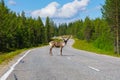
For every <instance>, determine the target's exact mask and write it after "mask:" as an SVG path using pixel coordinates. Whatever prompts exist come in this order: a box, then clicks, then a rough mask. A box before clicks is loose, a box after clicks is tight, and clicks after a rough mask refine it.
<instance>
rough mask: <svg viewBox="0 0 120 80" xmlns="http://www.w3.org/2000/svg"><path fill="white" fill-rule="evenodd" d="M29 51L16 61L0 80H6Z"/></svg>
mask: <svg viewBox="0 0 120 80" xmlns="http://www.w3.org/2000/svg"><path fill="white" fill-rule="evenodd" d="M30 51H31V50H28V51H27V52H26V53H25V54H24V55H23V56H22V57H21V58H19V59H18V60H17V62H16V63H15V64H13V65H12V66H11V67H10V69H9V70H8V71H7V72H6V73H5V74H4V75H3V76H2V77H1V78H0V80H6V79H7V77H8V76H9V75H10V74H11V73H12V71H13V70H14V69H15V66H16V65H17V64H18V63H19V62H20V61H21V60H22V59H23V58H24V57H25V56H26V55H27V54H28V53H29V52H30Z"/></svg>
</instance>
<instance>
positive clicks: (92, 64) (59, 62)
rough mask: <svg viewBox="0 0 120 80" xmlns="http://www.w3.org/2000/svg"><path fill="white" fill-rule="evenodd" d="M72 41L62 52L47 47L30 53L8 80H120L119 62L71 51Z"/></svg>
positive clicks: (102, 56)
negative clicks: (50, 53) (50, 51)
mask: <svg viewBox="0 0 120 80" xmlns="http://www.w3.org/2000/svg"><path fill="white" fill-rule="evenodd" d="M72 44H73V40H69V41H68V44H67V45H66V46H65V47H64V48H63V56H60V49H59V48H54V49H53V56H50V55H49V46H46V47H42V48H37V49H33V50H31V51H30V52H29V53H28V54H27V55H26V56H25V57H24V58H23V59H22V60H21V61H20V62H19V63H18V64H17V65H16V66H15V68H14V70H13V71H12V72H11V74H10V75H9V76H8V78H7V80H120V59H119V58H115V57H110V56H104V55H98V54H95V53H90V52H85V51H81V50H77V49H73V48H72V47H71V45H72Z"/></svg>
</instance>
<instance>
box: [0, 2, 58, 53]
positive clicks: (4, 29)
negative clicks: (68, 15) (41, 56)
mask: <svg viewBox="0 0 120 80" xmlns="http://www.w3.org/2000/svg"><path fill="white" fill-rule="evenodd" d="M55 31H56V25H55V24H54V22H52V21H51V20H50V19H49V17H47V18H46V24H45V26H44V24H43V22H42V20H41V18H40V17H38V18H37V19H33V18H31V17H26V16H25V12H24V11H23V12H22V13H21V14H16V13H15V12H12V11H10V10H9V9H8V8H7V7H6V6H5V4H4V1H3V0H2V1H0V52H8V51H13V50H16V49H22V48H29V47H33V46H38V45H39V44H45V43H47V42H49V41H50V38H51V37H53V36H54V35H55V34H54V33H55ZM56 34H57V33H56Z"/></svg>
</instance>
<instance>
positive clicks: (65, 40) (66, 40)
mask: <svg viewBox="0 0 120 80" xmlns="http://www.w3.org/2000/svg"><path fill="white" fill-rule="evenodd" d="M70 37H71V35H69V36H68V37H67V39H66V40H65V37H63V36H62V39H63V40H64V41H68V40H69V39H70Z"/></svg>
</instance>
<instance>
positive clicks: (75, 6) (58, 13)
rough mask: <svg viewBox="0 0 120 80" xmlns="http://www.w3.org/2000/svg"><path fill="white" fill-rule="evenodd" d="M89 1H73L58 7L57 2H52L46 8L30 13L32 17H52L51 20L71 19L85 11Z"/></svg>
mask: <svg viewBox="0 0 120 80" xmlns="http://www.w3.org/2000/svg"><path fill="white" fill-rule="evenodd" d="M88 3H89V0H74V1H73V2H69V3H66V4H64V5H63V6H61V7H60V4H59V3H57V2H52V3H50V4H48V5H47V6H46V7H44V8H42V9H39V10H35V11H32V12H31V15H32V16H33V17H37V16H41V17H43V18H44V17H47V16H49V17H52V18H71V17H74V16H75V15H76V14H77V13H78V12H79V11H81V10H85V9H86V6H87V5H88Z"/></svg>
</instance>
